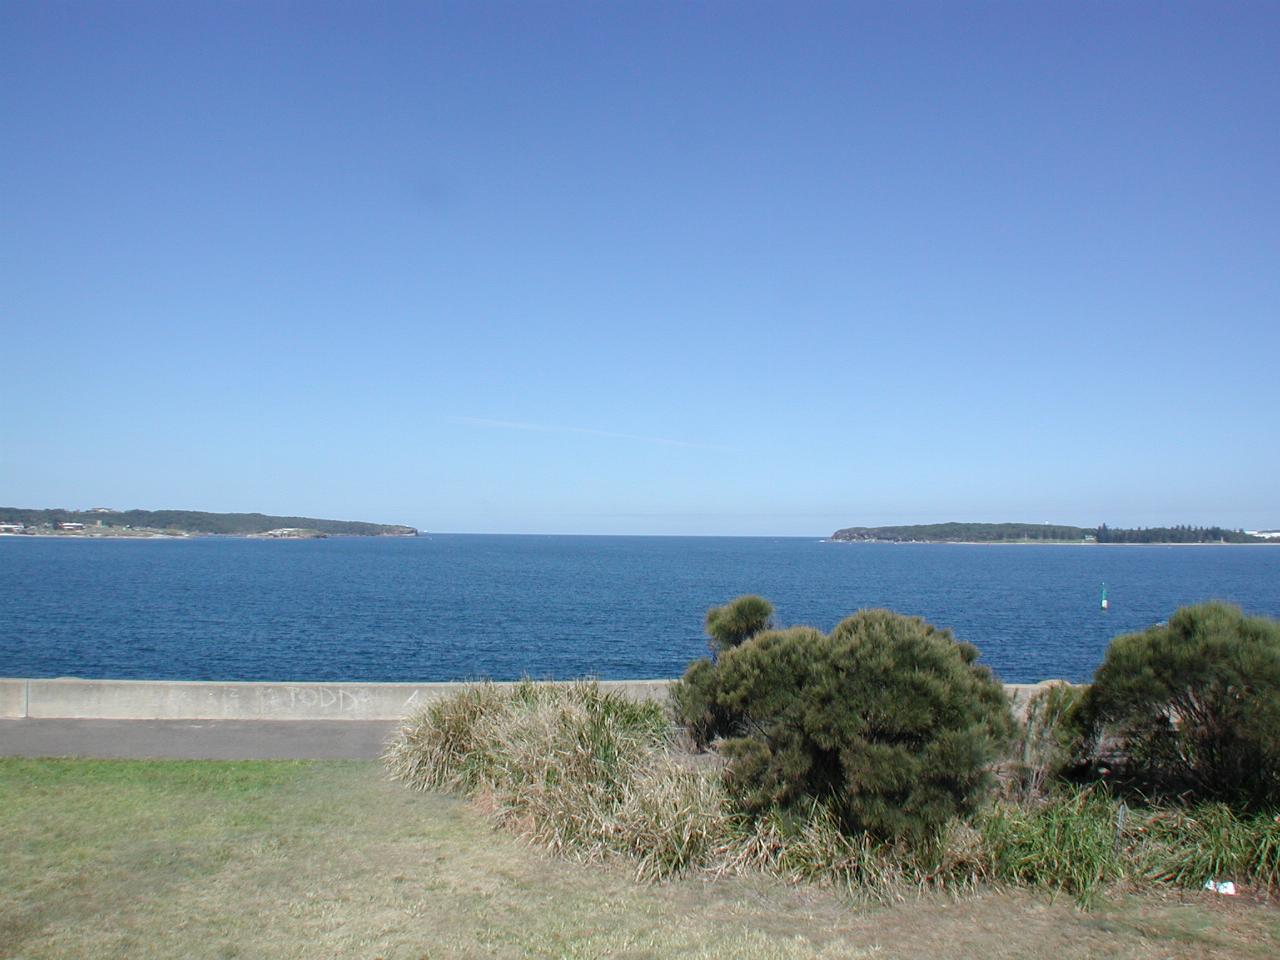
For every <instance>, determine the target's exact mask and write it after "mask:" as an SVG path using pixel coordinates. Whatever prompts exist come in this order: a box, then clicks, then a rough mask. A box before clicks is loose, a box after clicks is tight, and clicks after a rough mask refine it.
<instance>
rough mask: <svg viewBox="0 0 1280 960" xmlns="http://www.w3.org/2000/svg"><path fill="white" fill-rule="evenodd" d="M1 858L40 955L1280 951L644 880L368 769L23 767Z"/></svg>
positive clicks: (924, 904) (2, 899)
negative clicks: (541, 846) (554, 850)
mask: <svg viewBox="0 0 1280 960" xmlns="http://www.w3.org/2000/svg"><path fill="white" fill-rule="evenodd" d="M1104 815H1105V811H1099V816H1100V817H1101V816H1104ZM1208 826H1210V825H1206V829H1207V828H1208ZM1212 826H1214V827H1216V824H1212ZM1170 829H1176V827H1174V826H1171V827H1170ZM0 862H2V863H3V864H4V870H5V873H4V895H3V896H0V956H3V957H23V958H29V960H55V958H56V960H107V958H120V960H124V958H128V960H160V958H172V957H190V958H194V960H225V958H228V957H273V958H274V957H278V958H290V960H294V958H296V960H301V958H310V957H332V958H344V960H345V958H351V960H355V958H361V960H367V958H371V957H385V958H387V960H392V958H396V960H410V958H422V957H441V958H463V960H466V958H476V960H479V958H496V960H523V958H527V957H545V958H561V957H567V958H582V960H585V958H589V957H612V956H617V957H635V958H644V957H652V958H658V957H688V958H691V960H711V958H716V957H733V958H736V960H835V958H837V957H839V958H859V957H866V958H875V960H925V958H929V957H936V956H947V957H960V958H963V957H971V958H988V957H1019V958H1028V960H1085V958H1088V957H1098V956H1122V957H1125V958H1128V960H1158V958H1178V960H1200V958H1203V957H1207V956H1231V957H1233V958H1240V960H1263V958H1270V957H1273V956H1274V955H1275V951H1276V947H1277V942H1278V940H1280V931H1278V930H1277V929H1276V919H1275V917H1276V915H1275V911H1274V910H1273V909H1269V908H1266V907H1259V906H1256V905H1245V904H1239V903H1236V902H1231V903H1224V902H1220V901H1222V900H1224V899H1225V898H1216V899H1215V898H1212V897H1211V896H1210V895H1208V894H1200V895H1198V896H1187V897H1178V898H1172V897H1164V896H1156V895H1151V894H1144V893H1133V894H1129V895H1124V896H1117V897H1114V898H1111V899H1110V900H1108V901H1106V902H1099V903H1098V904H1097V905H1096V906H1095V907H1094V909H1093V910H1092V911H1091V912H1088V913H1084V912H1081V911H1079V910H1076V909H1074V907H1073V905H1072V902H1071V899H1070V898H1069V897H1061V898H1059V899H1058V901H1057V902H1056V903H1046V902H1045V901H1044V899H1043V898H1040V897H1033V896H1030V895H1028V894H1026V893H1024V892H1021V891H1019V890H1017V889H1012V888H1010V889H1006V890H1004V891H1002V892H1000V893H998V894H994V893H993V894H990V895H979V896H973V897H966V898H963V899H961V900H957V899H956V898H954V897H951V896H949V895H947V894H940V895H929V894H924V895H922V896H917V897H913V899H912V901H911V903H910V904H909V905H904V906H903V907H900V908H889V909H885V908H880V907H874V908H872V909H868V910H859V909H850V905H849V902H848V899H847V897H845V896H844V895H843V894H842V893H841V892H840V891H839V890H824V889H820V888H818V887H816V886H815V885H813V884H804V885H793V884H787V883H779V882H777V881H774V880H771V879H769V878H768V877H764V876H761V875H759V874H744V875H741V876H730V875H725V876H721V877H720V878H719V879H717V880H716V882H714V883H708V882H705V879H704V877H703V876H701V875H690V876H687V877H673V878H671V879H669V880H667V881H665V882H663V883H660V884H654V883H637V882H636V881H635V880H634V878H633V876H632V871H631V870H630V869H629V862H628V861H626V860H619V861H618V862H617V863H616V864H581V863H575V862H573V861H572V860H570V859H568V858H564V857H551V856H548V855H547V854H546V853H545V852H543V851H541V850H538V849H536V848H533V847H531V846H530V845H529V844H528V843H526V842H524V841H522V839H521V838H520V837H518V836H515V835H511V834H509V833H508V832H507V831H495V830H493V828H492V827H491V826H490V824H489V823H488V822H487V820H486V818H485V817H484V815H483V814H482V813H481V812H479V811H478V809H477V808H476V807H475V806H474V805H471V804H468V803H465V802H463V801H461V800H459V799H457V798H455V797H452V796H450V795H448V794H445V793H439V792H430V793H419V792H416V791H409V790H406V789H404V788H403V787H402V786H401V785H400V784H397V783H394V782H391V781H389V780H388V779H387V778H386V777H385V776H384V775H383V772H382V770H380V769H379V767H378V765H377V764H375V763H369V762H360V763H355V762H347V761H337V762H335V761H327V762H307V763H296V762H289V761H194V762H193V761H171V760H158V761H128V760H108V761H100V760H70V759H57V760H21V759H0ZM1188 869H1193V870H1195V869H1200V865H1199V864H1192V865H1189V866H1188ZM1236 899H1237V900H1238V899H1240V898H1236Z"/></svg>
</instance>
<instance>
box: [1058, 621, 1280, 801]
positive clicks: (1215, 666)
mask: <svg viewBox="0 0 1280 960" xmlns="http://www.w3.org/2000/svg"><path fill="white" fill-rule="evenodd" d="M1082 708H1083V709H1082V715H1081V719H1082V723H1083V724H1084V726H1085V727H1086V729H1087V732H1088V736H1089V737H1090V739H1091V741H1092V742H1093V743H1094V747H1093V749H1094V751H1095V752H1098V753H1102V754H1106V753H1108V752H1118V753H1119V757H1118V758H1117V760H1118V763H1119V765H1120V766H1122V768H1123V772H1124V774H1125V776H1126V777H1127V778H1128V779H1129V780H1131V781H1133V783H1134V784H1135V785H1136V786H1137V787H1138V788H1140V789H1141V790H1142V791H1143V792H1144V793H1146V794H1160V795H1163V796H1186V795H1194V796H1196V797H1198V798H1203V799H1213V800H1224V801H1229V802H1233V803H1237V804H1241V805H1244V806H1247V807H1251V808H1259V807H1264V806H1266V805H1267V804H1272V805H1277V804H1280V623H1278V622H1277V621H1275V620H1269V619H1267V618H1265V617H1247V616H1245V615H1244V614H1243V613H1242V612H1241V611H1240V609H1239V608H1238V607H1233V606H1229V605H1228V604H1225V603H1205V604H1200V605H1198V606H1194V607H1185V608H1183V609H1181V610H1179V611H1177V612H1176V613H1175V614H1174V615H1173V616H1172V617H1170V618H1169V622H1168V623H1167V624H1161V625H1160V626H1156V627H1152V628H1151V629H1149V630H1145V631H1143V632H1141V633H1133V634H1128V635H1126V636H1122V637H1117V638H1116V639H1115V640H1114V641H1112V643H1111V646H1110V647H1109V648H1108V649H1107V653H1106V658H1105V659H1104V660H1103V662H1102V666H1101V667H1099V668H1098V672H1097V674H1096V675H1095V677H1094V682H1093V684H1092V686H1090V688H1089V691H1088V693H1087V694H1086V696H1085V697H1084V700H1083V703H1082ZM1117 747H1118V751H1117Z"/></svg>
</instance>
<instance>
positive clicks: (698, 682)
mask: <svg viewBox="0 0 1280 960" xmlns="http://www.w3.org/2000/svg"><path fill="white" fill-rule="evenodd" d="M719 697H720V675H719V673H718V672H717V671H716V665H715V663H714V662H713V661H711V660H709V659H707V658H706V657H702V658H700V659H698V660H695V661H693V663H691V664H689V668H688V669H687V670H685V672H684V676H683V677H681V678H680V679H679V680H677V681H676V682H675V683H673V684H672V685H671V709H672V712H673V713H674V714H675V718H676V721H677V722H678V723H679V724H680V725H681V726H682V727H684V729H685V731H686V732H687V733H688V734H689V738H690V739H691V740H692V741H693V743H694V746H696V747H697V748H698V749H699V750H704V749H706V748H707V746H708V745H710V743H711V741H713V740H715V739H717V738H719V737H723V736H725V735H727V734H728V733H729V732H730V731H731V730H732V728H733V720H734V717H733V715H732V714H731V713H730V712H729V711H728V710H726V709H725V708H724V707H722V706H721V705H720V703H719Z"/></svg>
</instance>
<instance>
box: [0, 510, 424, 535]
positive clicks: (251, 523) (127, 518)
mask: <svg viewBox="0 0 1280 960" xmlns="http://www.w3.org/2000/svg"><path fill="white" fill-rule="evenodd" d="M0 523H6V524H20V525H22V526H23V527H24V528H25V529H26V530H28V531H30V532H41V531H53V530H59V529H64V525H67V524H71V525H80V526H82V527H83V528H84V530H85V531H86V532H91V531H98V532H105V533H108V534H110V533H113V532H126V531H139V530H149V531H160V532H168V533H180V534H215V535H223V536H247V535H250V534H268V533H271V532H273V531H281V530H296V531H300V532H302V533H304V534H308V535H310V536H315V535H317V534H325V535H328V536H352V537H379V536H398V537H406V536H414V535H416V534H417V532H418V531H417V530H416V529H414V528H413V527H407V526H404V525H402V524H385V523H365V522H363V521H359V520H319V519H316V518H315V517H275V516H269V515H267V514H263V513H205V512H203V511H199V510H110V509H107V508H105V507H98V508H95V509H92V510H60V509H53V510H42V509H27V508H23V507H0Z"/></svg>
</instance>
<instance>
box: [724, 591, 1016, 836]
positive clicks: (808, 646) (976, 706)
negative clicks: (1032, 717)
mask: <svg viewBox="0 0 1280 960" xmlns="http://www.w3.org/2000/svg"><path fill="white" fill-rule="evenodd" d="M977 655H978V654H977V650H976V649H975V648H974V647H972V646H971V645H969V644H965V643H957V642H956V641H955V640H954V638H953V637H952V636H951V634H950V632H948V631H945V630H936V629H934V628H933V627H932V626H930V625H929V624H927V623H925V622H924V621H923V620H921V619H919V618H917V617H906V616H902V615H899V614H895V613H892V612H890V611H887V610H863V611H860V612H859V613H857V614H855V615H854V616H852V617H849V618H847V619H846V620H844V621H843V622H841V623H840V624H839V625H837V627H836V628H835V630H833V631H832V632H831V634H830V635H825V634H823V633H821V632H820V631H817V630H813V629H810V628H806V627H799V628H793V629H790V630H775V631H766V632H765V633H761V634H759V635H757V636H755V637H754V638H753V639H751V640H750V641H748V642H747V643H744V644H742V645H741V646H739V647H736V648H734V649H733V650H730V651H728V652H727V653H725V655H724V656H723V657H722V658H721V660H720V664H719V683H720V691H719V698H720V702H721V703H723V704H724V705H725V706H726V707H728V708H729V709H731V710H733V711H736V712H737V713H738V714H739V715H740V716H741V717H742V718H743V730H744V733H743V735H742V736H740V737H737V738H735V739H733V740H730V741H728V742H726V744H725V752H726V753H727V754H728V756H729V757H730V758H731V764H730V767H729V771H728V781H729V785H730V787H731V789H732V790H733V792H734V793H735V795H736V796H738V797H739V798H740V799H741V801H742V803H743V804H744V806H745V808H746V809H747V810H749V811H756V812H760V811H766V810H769V809H773V808H788V807H793V806H796V805H798V804H802V803H803V802H805V801H807V800H809V799H818V800H821V801H822V802H824V803H827V804H829V805H830V807H831V810H832V812H833V813H834V815H835V816H836V817H837V819H838V821H839V823H840V826H841V828H842V829H843V830H846V831H848V832H851V833H859V832H866V833H868V834H870V835H872V836H873V837H876V838H880V839H891V840H905V841H908V842H909V843H910V844H911V845H916V846H919V845H929V844H932V843H933V842H934V841H936V840H937V838H938V837H939V836H940V835H941V833H942V831H943V829H944V828H945V826H946V824H947V823H948V821H950V820H951V819H952V818H954V817H958V816H964V815H967V814H970V813H972V812H973V811H974V810H975V809H976V807H977V805H978V803H979V802H980V800H981V798H982V797H983V796H984V794H985V791H986V788H987V786H988V784H989V774H988V767H989V764H990V763H991V761H992V760H993V759H994V758H995V756H996V754H997V751H998V750H999V748H1000V747H1001V746H1002V745H1003V744H1004V742H1005V741H1006V740H1007V738H1008V737H1009V736H1010V735H1011V733H1012V719H1011V716H1010V712H1009V704H1008V700H1007V699H1006V697H1005V694H1004V690H1003V688H1002V687H1001V686H1000V684H999V683H997V682H996V681H995V680H994V679H993V678H992V677H991V674H990V672H989V671H988V670H987V669H986V668H984V667H979V666H978V665H977V664H976V663H975V662H974V661H975V660H976V659H977Z"/></svg>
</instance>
